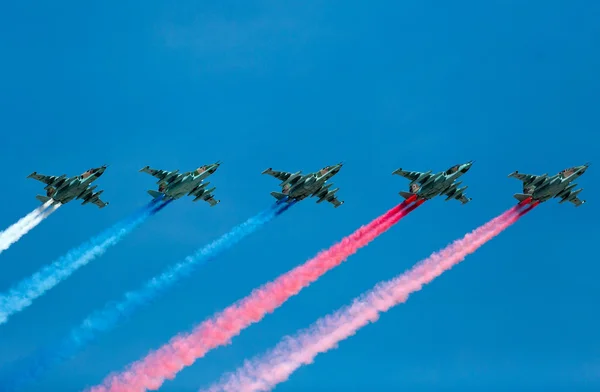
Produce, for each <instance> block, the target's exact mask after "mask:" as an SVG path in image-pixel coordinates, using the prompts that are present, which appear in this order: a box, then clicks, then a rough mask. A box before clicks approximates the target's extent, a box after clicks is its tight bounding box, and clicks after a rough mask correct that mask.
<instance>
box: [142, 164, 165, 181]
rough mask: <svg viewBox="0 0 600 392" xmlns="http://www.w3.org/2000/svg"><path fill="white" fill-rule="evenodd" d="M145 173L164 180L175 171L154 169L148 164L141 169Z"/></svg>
mask: <svg viewBox="0 0 600 392" xmlns="http://www.w3.org/2000/svg"><path fill="white" fill-rule="evenodd" d="M140 171H141V172H143V173H148V174H150V175H151V176H153V177H156V178H158V180H159V181H162V180H164V179H165V178H167V177H168V176H170V175H171V174H172V173H173V172H170V171H166V170H160V169H152V168H151V167H150V166H146V167H144V168H142V169H141V170H140Z"/></svg>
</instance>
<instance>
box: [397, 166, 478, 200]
mask: <svg viewBox="0 0 600 392" xmlns="http://www.w3.org/2000/svg"><path fill="white" fill-rule="evenodd" d="M472 165H473V161H470V162H467V163H463V164H458V165H454V166H452V167H451V168H450V169H448V170H446V171H443V172H439V173H437V174H432V173H431V170H430V171H428V172H427V173H422V172H416V171H405V170H402V169H397V170H395V171H394V172H393V173H392V174H397V175H399V176H402V177H404V178H407V179H409V180H410V184H409V185H408V189H409V191H410V192H400V196H402V197H404V198H405V199H409V198H411V197H414V196H417V199H422V200H429V199H431V198H433V197H435V196H442V195H443V196H447V197H446V201H448V200H450V199H456V200H458V201H460V202H461V203H462V204H467V203H468V202H470V201H471V200H472V199H471V198H468V197H467V196H465V194H464V191H465V189H467V188H468V187H467V186H464V187H462V188H459V187H458V186H459V185H460V184H462V181H459V182H455V181H456V179H457V178H458V177H460V176H462V175H463V174H465V173H466V172H468V171H469V169H470V168H471V166H472Z"/></svg>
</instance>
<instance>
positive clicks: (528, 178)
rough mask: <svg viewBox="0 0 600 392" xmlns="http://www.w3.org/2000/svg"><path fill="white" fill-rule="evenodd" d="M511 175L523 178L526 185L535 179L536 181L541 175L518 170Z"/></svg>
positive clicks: (519, 178) (518, 178) (510, 175)
mask: <svg viewBox="0 0 600 392" xmlns="http://www.w3.org/2000/svg"><path fill="white" fill-rule="evenodd" d="M508 176H509V177H513V178H516V179H517V180H521V181H523V184H524V185H527V184H529V183H531V182H533V181H535V180H536V179H537V178H538V177H540V176H536V175H534V174H523V173H519V172H518V171H515V172H512V173H510V174H509V175H508Z"/></svg>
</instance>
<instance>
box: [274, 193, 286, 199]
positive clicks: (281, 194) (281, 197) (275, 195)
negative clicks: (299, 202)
mask: <svg viewBox="0 0 600 392" xmlns="http://www.w3.org/2000/svg"><path fill="white" fill-rule="evenodd" d="M271 196H273V197H274V198H276V199H277V200H282V199H285V198H286V197H287V196H286V195H284V194H283V193H280V192H271Z"/></svg>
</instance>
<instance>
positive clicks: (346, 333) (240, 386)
mask: <svg viewBox="0 0 600 392" xmlns="http://www.w3.org/2000/svg"><path fill="white" fill-rule="evenodd" d="M533 207H535V205H531V206H528V207H526V208H525V209H523V207H522V206H520V205H517V206H515V207H514V208H512V209H510V210H508V211H506V212H505V213H503V214H502V215H500V216H499V217H497V218H495V219H493V220H492V221H490V222H488V223H486V224H484V225H483V226H481V227H479V228H478V229H476V230H474V231H473V232H471V233H469V234H467V235H465V236H464V237H463V238H461V239H459V240H456V241H454V242H453V243H452V244H450V245H448V246H447V247H446V248H444V249H442V250H440V251H438V252H436V253H434V254H432V255H431V256H429V257H428V258H427V259H425V260H423V261H421V262H420V263H418V264H416V265H415V266H414V267H413V268H412V269H410V270H408V271H407V272H405V273H404V274H402V275H400V276H398V277H396V278H395V279H392V280H390V281H387V282H384V283H379V284H378V285H377V286H375V288H374V289H372V290H371V291H370V292H367V293H366V294H363V295H362V296H361V297H359V298H357V299H355V300H354V302H353V303H352V305H350V306H348V307H345V308H342V309H341V310H338V311H337V312H335V313H333V314H331V315H329V316H326V317H324V318H321V319H320V320H318V321H317V322H316V323H315V324H313V325H312V326H311V327H309V328H308V329H306V330H304V331H301V332H300V333H299V334H297V335H296V336H295V337H286V338H284V339H283V340H282V341H281V342H280V343H279V344H278V345H277V346H275V348H274V349H273V350H271V351H270V352H268V353H267V354H266V355H264V356H261V357H256V358H254V359H252V360H249V361H245V363H244V365H243V366H242V367H240V368H239V369H238V370H237V371H235V372H234V373H232V374H228V375H225V376H224V377H223V378H221V380H220V381H219V382H218V383H216V384H214V385H212V386H211V387H209V388H208V389H206V390H205V392H217V391H224V392H253V391H270V390H271V389H273V388H274V387H275V386H276V385H277V384H279V383H281V382H284V381H286V380H287V379H288V378H289V377H290V375H291V374H292V373H293V372H294V371H295V370H296V369H298V368H300V367H301V366H303V365H307V364H310V363H312V362H313V360H314V358H315V357H316V356H317V355H318V354H319V353H324V352H326V351H329V350H331V349H333V348H336V347H337V345H338V343H339V342H341V341H342V340H345V339H347V338H349V337H350V336H352V335H354V334H355V333H356V332H357V331H358V330H359V329H360V328H362V327H364V326H366V325H367V324H369V323H370V322H375V321H376V320H377V319H378V318H379V314H381V313H383V312H386V311H387V310H389V309H390V308H392V307H393V306H396V305H398V304H400V303H403V302H405V301H406V300H407V299H408V296H409V295H410V294H411V293H414V292H415V291H419V290H420V289H421V288H422V287H423V285H425V284H427V283H429V282H431V281H432V280H433V279H435V278H436V277H438V276H439V275H441V274H442V273H443V272H444V271H446V270H449V269H450V268H452V267H453V266H454V265H456V264H458V263H460V262H461V261H463V260H464V259H465V257H466V256H467V255H469V254H471V253H473V252H475V251H476V250H477V249H478V248H479V247H481V246H482V245H483V244H485V243H486V242H488V241H489V240H491V239H492V238H494V237H495V236H497V235H498V234H500V233H501V232H502V231H503V230H505V229H506V228H507V227H509V226H510V225H512V224H513V223H515V222H516V221H517V220H518V219H519V218H520V217H521V216H522V215H524V214H525V213H527V212H528V211H529V210H531V209H532V208H533Z"/></svg>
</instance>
